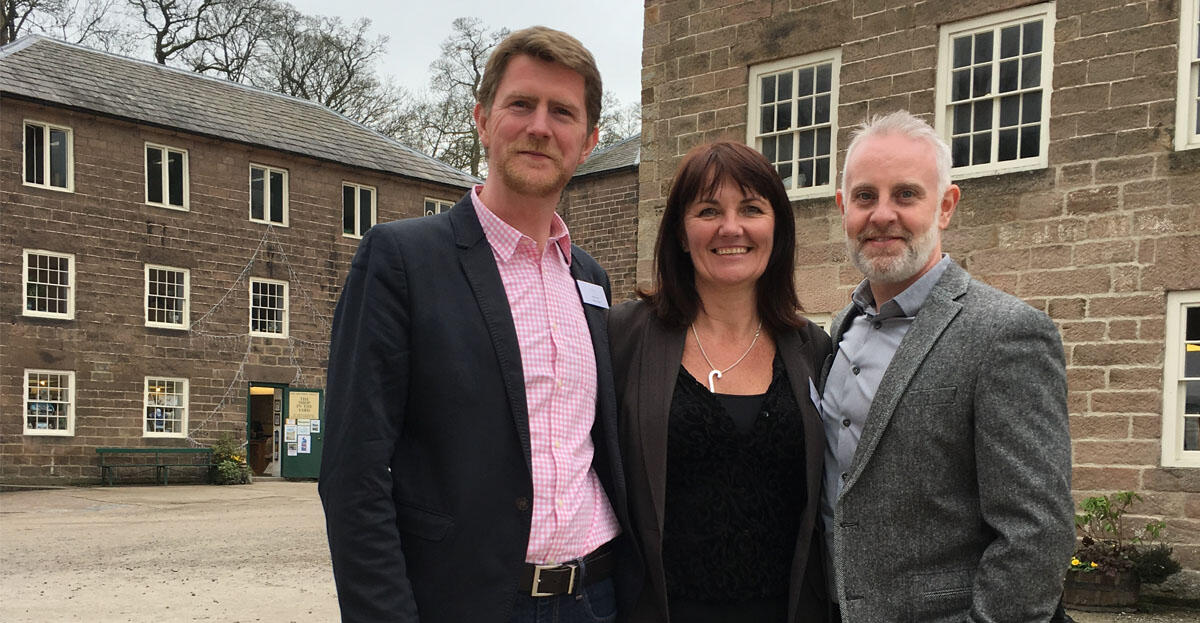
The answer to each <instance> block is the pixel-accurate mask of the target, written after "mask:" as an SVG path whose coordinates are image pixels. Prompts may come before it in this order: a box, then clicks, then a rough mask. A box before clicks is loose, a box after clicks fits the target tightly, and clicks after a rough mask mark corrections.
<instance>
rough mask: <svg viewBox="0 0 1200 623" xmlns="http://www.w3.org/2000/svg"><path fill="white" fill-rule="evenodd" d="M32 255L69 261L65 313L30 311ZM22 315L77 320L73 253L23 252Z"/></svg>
mask: <svg viewBox="0 0 1200 623" xmlns="http://www.w3.org/2000/svg"><path fill="white" fill-rule="evenodd" d="M31 255H44V256H49V257H57V258H59V259H65V260H67V311H66V312H65V313H63V312H46V311H38V310H35V309H29V298H28V297H29V258H30V256H31ZM21 315H22V316H30V317H34V318H54V319H56V320H74V319H75V255H74V254H73V253H56V252H54V251H45V250H43V249H24V250H23V251H22V252H21Z"/></svg>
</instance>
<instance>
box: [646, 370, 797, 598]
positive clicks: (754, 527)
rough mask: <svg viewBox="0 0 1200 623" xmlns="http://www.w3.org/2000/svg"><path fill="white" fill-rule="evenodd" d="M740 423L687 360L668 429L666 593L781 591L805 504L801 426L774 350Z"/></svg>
mask: <svg viewBox="0 0 1200 623" xmlns="http://www.w3.org/2000/svg"><path fill="white" fill-rule="evenodd" d="M761 409H762V410H761V411H760V412H759V413H758V417H757V418H756V419H755V420H754V421H753V423H752V426H750V427H749V430H747V431H746V432H741V431H739V430H738V427H737V426H735V424H734V421H733V419H731V418H730V416H729V414H728V413H727V412H726V411H725V408H724V407H723V406H722V405H721V403H720V401H719V400H718V399H717V397H716V396H714V395H713V394H711V393H710V392H709V391H708V388H707V387H705V386H704V385H702V384H701V383H700V382H699V381H697V380H696V379H694V378H692V376H691V375H690V374H689V373H688V372H687V370H686V369H684V368H683V366H680V368H679V375H678V377H676V382H675V393H674V395H673V397H672V399H671V412H670V416H669V421H668V429H667V488H666V511H665V512H666V516H665V517H664V522H665V526H664V531H663V566H664V570H665V572H666V580H667V594H668V598H669V599H689V600H699V601H705V602H735V601H745V600H748V599H760V598H765V597H776V596H780V595H787V592H788V579H789V574H790V572H791V564H792V553H793V551H794V549H795V544H796V533H797V532H798V531H799V529H800V514H801V510H802V509H803V508H804V504H805V490H804V482H805V468H804V428H803V424H802V422H801V415H800V409H799V407H798V406H797V405H796V400H795V397H794V396H793V395H792V392H791V387H790V386H789V384H788V377H787V372H786V370H785V369H784V366H783V361H782V360H781V359H780V357H779V356H778V355H776V356H775V361H774V363H773V374H772V379H771V385H770V387H769V388H768V389H767V393H766V395H765V396H764V397H763V402H762V407H761Z"/></svg>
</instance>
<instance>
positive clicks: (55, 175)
mask: <svg viewBox="0 0 1200 623" xmlns="http://www.w3.org/2000/svg"><path fill="white" fill-rule="evenodd" d="M68 157H69V156H68V154H67V133H66V132H64V131H62V130H54V129H51V130H50V185H51V186H57V187H58V188H66V187H67V158H68Z"/></svg>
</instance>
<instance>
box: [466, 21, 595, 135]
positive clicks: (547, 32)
mask: <svg viewBox="0 0 1200 623" xmlns="http://www.w3.org/2000/svg"><path fill="white" fill-rule="evenodd" d="M520 54H524V55H527V56H532V57H533V58H536V59H540V60H543V61H548V62H551V63H558V64H560V65H564V66H565V67H567V69H570V70H571V71H574V72H575V73H577V74H579V75H580V76H583V100H584V106H585V107H586V109H587V121H588V132H591V131H592V130H593V129H594V128H595V127H596V124H597V123H599V121H600V100H601V98H602V97H603V95H604V87H603V85H602V84H601V82H600V70H599V69H598V68H597V67H596V59H594V58H592V53H591V52H588V50H587V48H585V47H583V44H582V43H580V42H579V40H578V39H576V38H575V37H572V36H571V35H568V34H567V33H565V32H562V31H559V30H554V29H553V28H546V27H545V26H532V27H530V28H525V29H523V30H518V31H516V32H514V33H512V34H511V35H509V36H507V37H505V38H504V40H503V41H501V42H500V45H497V46H496V49H495V50H492V55H491V56H490V57H488V62H487V67H485V68H484V71H483V80H482V81H480V83H479V92H478V93H476V94H475V98H476V99H477V100H479V103H480V105H482V106H483V108H484V110H491V108H492V102H493V101H494V100H495V98H496V89H497V88H499V86H500V79H501V78H503V77H504V71H505V70H506V69H507V68H508V62H509V61H511V60H512V59H513V57H515V56H518V55H520Z"/></svg>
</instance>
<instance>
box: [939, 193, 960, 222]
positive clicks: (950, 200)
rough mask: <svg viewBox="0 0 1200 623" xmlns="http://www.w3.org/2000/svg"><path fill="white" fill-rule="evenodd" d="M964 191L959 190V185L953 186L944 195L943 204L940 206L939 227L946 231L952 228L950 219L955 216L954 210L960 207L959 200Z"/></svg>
mask: <svg viewBox="0 0 1200 623" xmlns="http://www.w3.org/2000/svg"><path fill="white" fill-rule="evenodd" d="M961 194H962V191H961V190H959V188H958V185H957V184H951V185H950V188H947V189H946V192H945V193H944V194H942V203H941V205H939V206H938V227H939V228H940V229H946V228H947V227H949V226H950V217H951V216H954V209H955V208H957V207H958V198H959V197H960V196H961Z"/></svg>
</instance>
